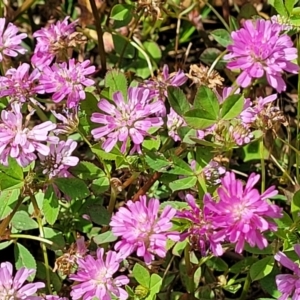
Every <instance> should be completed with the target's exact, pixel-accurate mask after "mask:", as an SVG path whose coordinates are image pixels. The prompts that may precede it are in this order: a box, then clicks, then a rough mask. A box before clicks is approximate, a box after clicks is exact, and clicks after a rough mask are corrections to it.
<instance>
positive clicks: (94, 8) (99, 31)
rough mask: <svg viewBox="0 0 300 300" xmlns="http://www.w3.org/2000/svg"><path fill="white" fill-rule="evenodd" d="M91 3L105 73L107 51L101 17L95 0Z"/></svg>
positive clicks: (103, 72) (102, 72)
mask: <svg viewBox="0 0 300 300" xmlns="http://www.w3.org/2000/svg"><path fill="white" fill-rule="evenodd" d="M90 4H91V8H92V12H93V16H94V19H95V26H96V31H97V36H98V49H99V55H100V62H101V74H102V75H104V74H105V73H106V53H105V49H104V42H103V31H102V27H101V18H100V15H99V13H98V10H97V6H96V3H95V0H90Z"/></svg>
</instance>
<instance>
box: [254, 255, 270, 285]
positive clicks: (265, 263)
mask: <svg viewBox="0 0 300 300" xmlns="http://www.w3.org/2000/svg"><path fill="white" fill-rule="evenodd" d="M273 267H274V257H272V256H268V257H265V258H262V259H261V260H259V261H257V262H255V263H254V264H253V265H252V266H251V267H250V277H251V280H252V281H255V280H260V279H262V278H264V277H265V276H267V275H269V274H270V273H271V272H272V270H273Z"/></svg>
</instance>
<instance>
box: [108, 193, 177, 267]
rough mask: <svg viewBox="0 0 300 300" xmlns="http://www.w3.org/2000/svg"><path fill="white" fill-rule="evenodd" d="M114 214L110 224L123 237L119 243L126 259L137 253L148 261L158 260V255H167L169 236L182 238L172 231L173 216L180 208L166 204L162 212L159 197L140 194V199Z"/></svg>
mask: <svg viewBox="0 0 300 300" xmlns="http://www.w3.org/2000/svg"><path fill="white" fill-rule="evenodd" d="M126 206H127V207H121V208H120V209H119V211H118V212H117V213H116V214H115V215H114V216H113V217H112V219H111V222H110V226H111V227H112V232H113V234H114V235H115V236H118V237H120V238H121V240H120V241H119V242H117V243H116V245H115V250H116V251H119V254H120V257H122V258H126V257H127V256H129V255H130V254H131V253H133V252H136V254H137V256H139V257H142V258H143V259H144V261H145V262H146V263H147V264H150V263H151V261H153V260H154V255H157V256H159V257H165V256H166V253H167V248H166V246H167V238H170V239H172V240H174V241H178V239H179V236H178V233H177V232H171V231H170V229H171V227H172V223H171V219H172V218H173V217H174V216H175V214H176V210H175V209H174V208H172V207H171V206H166V207H165V208H164V209H163V211H162V213H161V214H160V215H159V213H158V212H159V200H158V199H154V198H151V199H150V200H149V201H147V197H146V196H140V199H139V201H136V202H132V201H131V200H129V201H128V202H127V203H126Z"/></svg>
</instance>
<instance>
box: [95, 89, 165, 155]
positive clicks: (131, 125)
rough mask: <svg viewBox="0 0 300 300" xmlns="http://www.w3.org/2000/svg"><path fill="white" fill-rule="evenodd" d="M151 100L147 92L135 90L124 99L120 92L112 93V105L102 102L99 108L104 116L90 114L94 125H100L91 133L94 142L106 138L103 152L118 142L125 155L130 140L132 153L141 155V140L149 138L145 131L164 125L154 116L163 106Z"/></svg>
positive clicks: (129, 92)
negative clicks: (136, 152) (120, 143)
mask: <svg viewBox="0 0 300 300" xmlns="http://www.w3.org/2000/svg"><path fill="white" fill-rule="evenodd" d="M152 99H153V96H152V97H151V96H150V91H149V90H147V89H144V88H137V87H132V88H129V89H128V97H127V99H124V98H123V95H122V93H121V92H116V93H114V94H113V101H114V104H112V103H110V102H108V101H107V100H105V99H101V100H100V101H99V103H98V107H99V108H100V110H101V111H103V113H93V114H92V117H91V120H92V121H93V122H95V123H99V124H101V127H99V128H96V129H93V130H92V135H93V136H94V139H96V140H99V139H101V138H105V141H104V143H103V144H102V148H103V149H104V150H105V151H106V152H110V151H111V150H112V148H113V147H114V146H115V145H116V143H117V142H118V141H120V142H122V146H121V151H122V152H123V153H125V152H126V144H127V141H129V140H131V141H132V142H133V143H134V146H133V149H132V150H131V153H134V152H135V151H138V152H140V151H141V148H140V145H141V144H142V142H143V141H144V137H145V136H149V133H148V130H149V129H150V128H152V127H158V126H161V125H163V120H162V118H160V117H156V116H153V115H154V114H155V113H157V112H158V111H160V110H161V105H162V103H161V102H159V104H158V103H157V102H154V103H153V102H151V100H152Z"/></svg>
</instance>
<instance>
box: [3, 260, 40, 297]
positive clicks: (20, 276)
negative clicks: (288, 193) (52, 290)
mask: <svg viewBox="0 0 300 300" xmlns="http://www.w3.org/2000/svg"><path fill="white" fill-rule="evenodd" d="M34 273H35V270H33V269H26V268H21V269H20V270H18V271H17V273H16V275H15V276H13V266H12V264H11V263H10V262H4V263H1V265H0V299H8V300H10V299H18V300H22V299H24V300H38V299H41V298H40V297H37V296H33V295H34V294H35V293H36V291H37V290H38V289H41V288H44V287H45V284H44V283H42V282H35V283H27V284H24V283H25V281H26V280H27V278H28V277H29V276H30V275H32V274H34Z"/></svg>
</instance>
